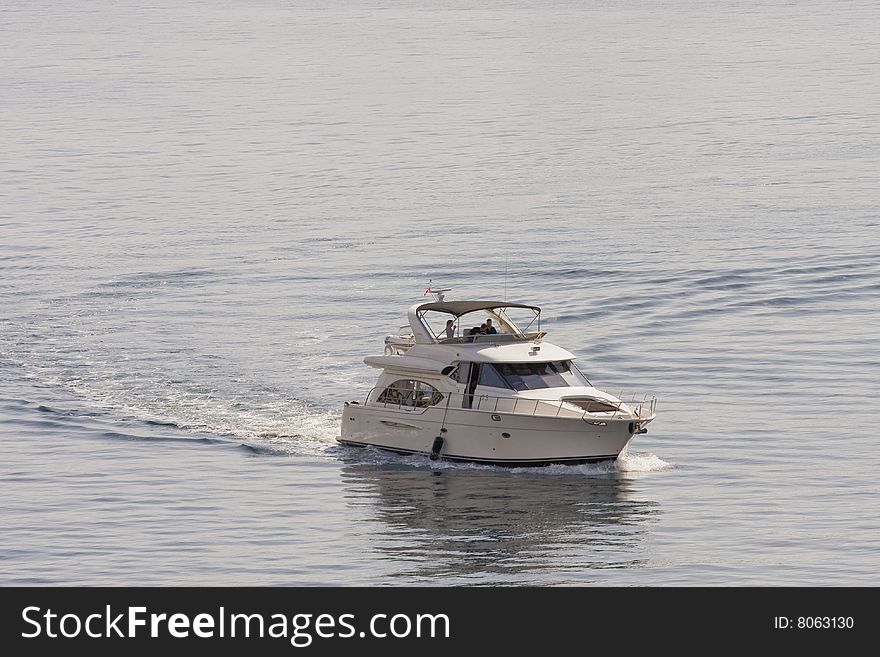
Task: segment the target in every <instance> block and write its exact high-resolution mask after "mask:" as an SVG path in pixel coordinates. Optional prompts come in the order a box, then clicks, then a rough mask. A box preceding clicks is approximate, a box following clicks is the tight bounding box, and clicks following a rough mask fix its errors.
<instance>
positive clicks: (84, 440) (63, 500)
mask: <svg viewBox="0 0 880 657" xmlns="http://www.w3.org/2000/svg"><path fill="white" fill-rule="evenodd" d="M0 19H2V20H0V36H2V42H3V45H4V47H3V48H2V50H0V99H2V100H0V144H2V149H0V499H2V503H0V522H2V532H0V583H3V584H112V585H124V584H150V585H157V584H213V585H220V584H236V585H237V584H257V585H270V584H287V585H289V584H333V585H345V584H370V585H375V584H379V585H382V584H391V585H412V584H439V585H472V584H473V585H488V584H512V585H519V584H537V585H568V584H605V585H698V584H706V585H725V586H726V585H741V584H771V585H843V584H871V585H877V584H880V579H878V570H880V569H878V566H880V557H878V555H880V513H878V512H880V504H878V496H877V490H878V488H877V472H878V469H880V449H878V446H877V445H878V436H877V427H878V423H880V383H878V381H880V376H878V373H880V346H878V345H880V341H878V326H880V322H878V319H880V219H878V207H880V191H878V189H880V181H878V171H880V127H878V126H880V45H878V44H880V42H878V39H877V34H880V9H878V5H877V3H876V2H836V1H835V2H832V1H830V0H822V1H816V2H798V3H790V2H737V3H706V2H695V1H694V2H688V1H672V2H664V3H657V2H647V1H638V0H629V1H620V2H615V1H607V2H599V1H591V0H584V1H583V2H574V1H569V2H546V3H532V2H529V3H526V2H494V1H490V2H480V3H474V2H464V1H462V2H446V3H419V2H400V3H397V2H389V3H379V2H338V3H333V2H327V3H323V2H318V1H315V2H308V3H297V2H285V1H283V0H277V1H275V2H268V1H266V2H252V1H245V0H227V1H226V2H214V1H208V0H205V1H203V2H185V3H181V2H171V1H166V0H159V2H152V3H147V4H144V3H140V2H134V1H133V0H123V1H122V2H90V3H85V4H83V3H56V2H48V1H47V2H32V1H28V2H24V1H17V0H11V1H9V2H5V3H4V4H3V7H2V9H0ZM505 271H506V275H505ZM429 279H433V280H434V282H435V283H438V284H441V285H447V286H451V287H452V288H453V292H452V296H454V297H457V298H467V297H500V296H503V295H504V294H505V291H506V294H507V298H508V299H510V300H520V301H524V302H528V303H535V304H538V305H541V306H542V307H543V308H544V309H545V320H546V328H547V329H548V330H549V336H548V339H549V340H550V341H552V342H555V343H558V344H561V345H563V346H566V347H568V348H570V349H572V350H573V351H575V352H576V353H577V354H579V356H580V363H581V368H582V369H583V370H584V371H586V372H588V374H589V375H590V377H591V379H592V380H593V381H594V382H595V383H596V384H597V385H598V386H599V387H601V388H604V389H607V390H609V391H611V392H618V391H622V390H623V391H625V390H640V391H649V392H653V393H655V394H656V395H657V396H658V397H659V399H660V406H659V416H658V419H657V420H656V421H655V423H654V424H653V425H652V426H651V431H650V433H649V434H647V435H645V436H638V437H637V439H636V440H635V441H634V442H633V443H632V445H631V447H630V450H629V453H628V454H626V455H625V457H624V458H622V459H621V461H620V462H619V463H618V464H617V465H615V466H602V465H594V466H579V467H551V468H545V469H540V470H527V469H524V470H513V471H510V470H505V469H495V468H490V467H469V466H461V465H458V466H450V465H445V464H435V463H432V462H430V461H428V460H426V459H421V458H400V457H393V456H384V455H381V454H379V453H373V452H370V451H358V450H352V449H348V448H342V447H339V446H337V444H336V443H335V438H336V436H337V435H338V424H339V419H340V409H341V405H342V403H343V402H344V401H346V400H349V399H355V398H358V397H361V396H362V395H363V394H364V393H365V392H366V391H367V390H368V389H369V388H370V387H371V386H372V385H373V383H374V381H375V372H374V371H371V370H370V369H369V368H367V367H366V366H365V365H363V363H362V358H363V357H364V356H366V355H369V354H375V353H380V352H381V348H382V339H383V337H384V335H385V334H386V333H389V332H391V331H392V330H394V329H396V327H397V326H398V325H400V324H402V323H404V319H405V317H404V313H405V309H406V307H407V306H408V305H409V304H410V303H413V302H415V301H418V300H419V299H420V298H421V295H422V292H423V290H424V288H425V287H426V285H427V281H428V280H429Z"/></svg>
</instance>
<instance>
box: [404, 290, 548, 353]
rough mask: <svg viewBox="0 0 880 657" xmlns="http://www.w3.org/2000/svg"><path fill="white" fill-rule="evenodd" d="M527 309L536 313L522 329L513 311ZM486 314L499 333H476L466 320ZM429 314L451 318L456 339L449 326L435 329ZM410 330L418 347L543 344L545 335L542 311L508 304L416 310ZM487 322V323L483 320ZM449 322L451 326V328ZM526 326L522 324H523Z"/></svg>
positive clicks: (448, 304) (433, 305)
mask: <svg viewBox="0 0 880 657" xmlns="http://www.w3.org/2000/svg"><path fill="white" fill-rule="evenodd" d="M515 309H524V310H529V311H531V313H532V316H531V318H528V317H527V318H526V322H527V323H526V325H525V326H524V327H523V328H520V327H519V326H518V325H517V323H516V321H514V319H513V317H511V313H510V311H511V310H515ZM479 312H483V313H484V314H485V316H486V317H488V320H489V321H492V320H494V321H495V322H496V325H497V329H496V332H495V333H491V334H489V335H486V334H482V333H479V332H476V330H475V329H478V328H479V322H478V325H477V326H475V327H470V326H469V325H468V323H467V322H463V321H462V317H464V316H465V315H469V314H471V313H479ZM429 313H439V314H441V315H443V316H447V315H451V316H452V317H453V319H450V320H448V322H452V329H453V332H452V335H449V334H448V332H447V329H446V327H445V326H438V327H435V326H431V324H430V322H429V319H428V316H429ZM408 318H409V324H410V328H411V329H412V333H413V339H414V342H415V343H417V344H436V343H438V342H440V343H447V342H453V343H472V342H493V343H505V342H519V341H523V340H527V341H528V340H540V339H541V338H542V337H543V336H544V333H542V332H541V309H540V308H539V307H538V306H532V305H529V304H524V303H510V302H507V301H487V300H475V301H470V300H467V301H434V302H430V303H421V304H416V305H414V306H412V307H411V308H410V309H409V313H408ZM483 321H485V320H483ZM448 322H447V326H448ZM520 322H522V320H520Z"/></svg>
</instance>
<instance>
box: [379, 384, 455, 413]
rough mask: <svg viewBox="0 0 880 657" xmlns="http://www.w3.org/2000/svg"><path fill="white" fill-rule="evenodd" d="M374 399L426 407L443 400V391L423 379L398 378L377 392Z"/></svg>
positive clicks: (381, 401)
mask: <svg viewBox="0 0 880 657" xmlns="http://www.w3.org/2000/svg"><path fill="white" fill-rule="evenodd" d="M376 401H377V402H379V403H381V404H393V405H395V406H412V407H414V408H427V407H428V406H434V405H436V404H439V403H440V402H441V401H443V393H442V392H440V391H439V390H437V388H435V387H434V386H432V385H429V384H427V383H425V382H424V381H416V380H414V379H398V380H397V381H395V382H394V383H392V384H391V385H390V386H388V387H387V388H385V389H384V390H383V391H382V392H381V393H379V397H377V399H376Z"/></svg>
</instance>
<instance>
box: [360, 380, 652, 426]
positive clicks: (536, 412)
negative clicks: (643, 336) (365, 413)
mask: <svg viewBox="0 0 880 657" xmlns="http://www.w3.org/2000/svg"><path fill="white" fill-rule="evenodd" d="M388 390H391V391H393V392H395V393H398V396H397V397H396V398H395V399H394V400H388V401H378V398H379V397H380V396H381V395H382V393H383V392H384V391H388ZM377 391H378V393H377ZM619 399H620V401H619V402H609V401H607V400H604V399H598V398H592V399H591V398H587V397H584V398H582V399H575V400H564V399H556V400H553V399H528V398H525V397H494V396H492V395H469V394H467V393H461V392H447V393H443V392H440V391H435V392H433V393H431V392H415V391H402V390H398V389H396V388H381V387H379V386H376V387H375V388H373V389H371V390H370V392H369V393H367V396H366V397H365V398H364V406H382V407H384V408H397V409H399V410H406V411H408V412H411V413H415V414H418V415H421V414H422V413H424V412H425V411H427V410H428V409H429V408H444V409H449V408H454V409H462V410H471V411H482V412H484V413H501V414H506V415H530V416H540V417H569V418H581V419H583V420H586V421H590V420H608V419H612V420H615V419H624V418H625V419H632V420H637V421H643V420H647V419H650V418H652V417H653V416H654V415H655V413H656V411H657V398H656V397H655V396H654V395H650V394H646V395H641V396H637V395H630V397H629V398H628V399H626V398H619ZM591 401H592V402H594V403H595V404H596V405H597V406H600V407H605V408H601V410H591V409H590V408H589V407H587V408H584V407H583V406H579V405H578V402H579V403H589V402H591Z"/></svg>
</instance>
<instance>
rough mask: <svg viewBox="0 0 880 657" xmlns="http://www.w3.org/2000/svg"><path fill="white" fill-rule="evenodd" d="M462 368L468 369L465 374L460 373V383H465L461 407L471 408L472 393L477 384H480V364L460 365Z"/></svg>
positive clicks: (472, 401)
mask: <svg viewBox="0 0 880 657" xmlns="http://www.w3.org/2000/svg"><path fill="white" fill-rule="evenodd" d="M462 368H463V369H464V368H468V371H467V372H462V375H466V376H462V379H461V380H462V381H464V382H465V383H466V386H465V390H464V394H463V395H462V396H461V397H462V399H461V407H462V408H472V406H473V403H474V392H475V391H476V389H477V384H478V383H479V382H480V363H462Z"/></svg>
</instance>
